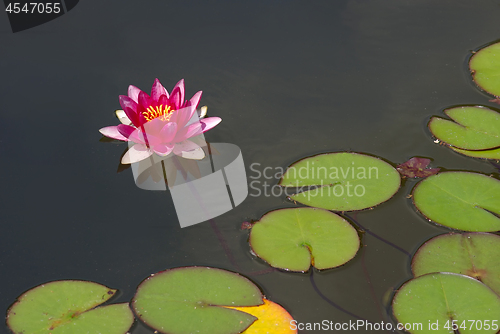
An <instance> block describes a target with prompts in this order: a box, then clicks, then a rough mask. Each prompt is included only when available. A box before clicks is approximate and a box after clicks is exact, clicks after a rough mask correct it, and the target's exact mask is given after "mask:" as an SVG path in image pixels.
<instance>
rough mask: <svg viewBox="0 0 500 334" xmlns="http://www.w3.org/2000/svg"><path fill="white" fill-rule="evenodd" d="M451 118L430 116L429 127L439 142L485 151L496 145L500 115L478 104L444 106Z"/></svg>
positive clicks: (497, 142) (498, 142)
mask: <svg viewBox="0 0 500 334" xmlns="http://www.w3.org/2000/svg"><path fill="white" fill-rule="evenodd" d="M444 112H445V114H446V115H448V116H449V117H450V118H451V119H452V120H447V119H443V118H439V117H432V118H431V120H430V121H429V125H428V126H429V129H430V130H431V132H432V134H433V135H434V136H435V137H436V138H437V139H439V140H440V141H442V142H444V143H446V144H448V145H451V146H453V147H455V148H458V149H464V150H489V149H493V148H497V147H499V146H500V114H499V113H498V112H496V111H494V110H492V109H489V108H486V107H482V106H473V107H470V106H463V107H455V108H450V109H446V110H445V111H444Z"/></svg>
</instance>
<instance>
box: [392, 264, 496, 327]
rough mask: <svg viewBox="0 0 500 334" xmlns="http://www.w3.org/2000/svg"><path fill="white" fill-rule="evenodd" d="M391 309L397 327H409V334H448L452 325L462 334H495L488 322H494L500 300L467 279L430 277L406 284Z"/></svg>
mask: <svg viewBox="0 0 500 334" xmlns="http://www.w3.org/2000/svg"><path fill="white" fill-rule="evenodd" d="M392 308H393V313H394V316H395V317H396V319H397V320H398V322H399V323H402V324H409V325H410V326H409V327H410V329H407V331H408V332H410V333H435V334H445V333H446V334H449V333H453V330H450V329H452V328H453V327H454V326H453V323H455V324H456V326H457V327H456V328H455V329H459V330H460V333H462V334H464V333H485V334H486V333H492V334H493V333H496V332H497V331H498V323H497V327H496V329H494V328H495V327H493V326H492V320H498V317H499V314H500V297H499V296H498V295H497V294H495V293H494V292H493V290H491V289H490V288H488V287H487V286H486V285H484V284H483V283H481V282H479V281H477V280H475V279H473V278H471V277H468V276H464V275H459V274H452V273H432V274H427V275H423V276H420V277H417V278H415V279H412V280H410V281H408V282H406V283H405V284H404V285H403V286H402V287H401V288H400V289H399V290H398V292H397V293H396V295H395V296H394V299H393V303H392ZM471 321H472V323H471ZM476 322H477V324H476ZM436 323H437V327H435V325H434V326H433V327H431V328H429V326H431V325H432V324H436ZM419 324H420V327H419ZM485 324H488V326H486V325H485ZM471 325H472V328H471ZM476 325H477V327H476ZM446 326H448V327H449V328H450V329H447V328H446ZM460 326H462V327H460ZM487 328H489V329H487Z"/></svg>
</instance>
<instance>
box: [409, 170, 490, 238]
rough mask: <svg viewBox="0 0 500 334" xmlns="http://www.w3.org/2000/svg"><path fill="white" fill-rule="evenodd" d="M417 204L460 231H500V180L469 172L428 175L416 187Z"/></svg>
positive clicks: (441, 222)
mask: <svg viewBox="0 0 500 334" xmlns="http://www.w3.org/2000/svg"><path fill="white" fill-rule="evenodd" d="M413 203H414V204H415V206H416V207H417V209H418V210H419V211H420V212H421V213H422V214H423V215H424V216H426V217H427V218H428V219H430V220H432V221H434V222H436V223H438V224H441V225H445V226H448V227H451V228H454V229H457V230H462V231H471V232H493V231H498V230H500V218H499V217H498V215H500V181H499V180H497V179H494V178H492V177H489V176H486V175H482V174H478V173H469V172H446V173H439V174H437V175H433V176H430V177H428V178H427V179H425V180H423V181H421V182H420V183H418V184H417V185H416V186H415V188H414V189H413Z"/></svg>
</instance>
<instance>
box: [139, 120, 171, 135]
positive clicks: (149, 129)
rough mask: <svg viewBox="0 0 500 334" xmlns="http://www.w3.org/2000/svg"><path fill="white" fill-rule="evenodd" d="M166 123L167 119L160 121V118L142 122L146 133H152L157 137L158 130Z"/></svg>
mask: <svg viewBox="0 0 500 334" xmlns="http://www.w3.org/2000/svg"><path fill="white" fill-rule="evenodd" d="M166 123H168V121H162V120H161V119H160V118H155V119H153V120H152V121H149V122H147V123H144V125H143V131H145V132H146V134H147V135H153V136H155V137H158V138H159V137H160V131H161V129H163V127H164V126H165V124H166Z"/></svg>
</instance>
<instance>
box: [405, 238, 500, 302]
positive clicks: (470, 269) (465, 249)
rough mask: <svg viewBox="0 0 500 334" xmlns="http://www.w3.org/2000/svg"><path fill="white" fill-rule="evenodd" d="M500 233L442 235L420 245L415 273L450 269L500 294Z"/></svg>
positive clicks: (416, 255) (414, 264)
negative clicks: (474, 279)
mask: <svg viewBox="0 0 500 334" xmlns="http://www.w3.org/2000/svg"><path fill="white" fill-rule="evenodd" d="M499 259H500V236H498V235H494V234H489V233H464V234H444V235H440V236H437V237H435V238H432V239H430V240H429V241H427V242H426V243H425V244H423V245H422V246H421V247H420V248H419V249H418V251H417V253H416V254H415V256H414V257H413V261H412V265H411V267H412V271H413V274H414V275H415V276H422V275H425V274H428V273H435V272H450V273H457V274H462V275H467V276H471V277H473V278H476V279H478V280H479V281H481V282H483V283H484V284H486V285H487V286H489V287H490V288H491V289H492V290H493V291H495V292H496V293H497V294H498V295H500V261H499Z"/></svg>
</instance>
